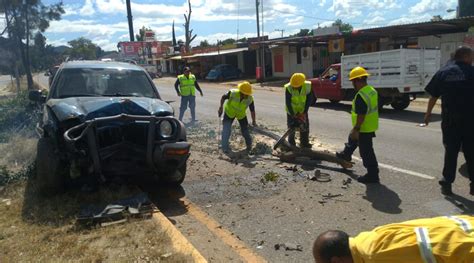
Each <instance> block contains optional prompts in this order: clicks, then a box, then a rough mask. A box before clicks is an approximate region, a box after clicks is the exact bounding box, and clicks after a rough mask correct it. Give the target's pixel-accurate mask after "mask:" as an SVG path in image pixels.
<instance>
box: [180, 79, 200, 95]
mask: <svg viewBox="0 0 474 263" xmlns="http://www.w3.org/2000/svg"><path fill="white" fill-rule="evenodd" d="M178 80H179V92H180V93H181V96H190V95H191V96H195V95H196V87H195V85H194V83H195V82H196V77H195V76H194V75H193V74H189V78H187V77H186V76H185V75H184V74H181V75H179V76H178Z"/></svg>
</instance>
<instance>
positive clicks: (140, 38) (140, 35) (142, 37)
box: [135, 26, 151, 41]
mask: <svg viewBox="0 0 474 263" xmlns="http://www.w3.org/2000/svg"><path fill="white" fill-rule="evenodd" d="M146 31H151V28H146V27H145V26H142V28H140V30H138V34H136V35H135V39H136V41H145V32H146Z"/></svg>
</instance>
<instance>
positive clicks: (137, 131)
mask: <svg viewBox="0 0 474 263" xmlns="http://www.w3.org/2000/svg"><path fill="white" fill-rule="evenodd" d="M29 96H30V99H31V100H34V101H37V102H41V103H44V107H43V118H42V120H41V121H40V123H38V126H37V131H38V133H39V135H40V139H39V141H38V148H37V159H36V166H37V180H36V181H37V182H36V186H37V188H38V190H39V191H40V192H41V193H43V194H54V193H57V192H58V191H61V190H63V189H64V186H65V185H67V184H69V183H71V184H73V183H75V182H79V184H84V185H86V184H88V183H100V182H101V181H102V182H103V181H107V180H108V179H110V178H112V177H116V176H127V177H128V178H130V177H132V179H133V177H134V176H138V175H140V176H142V175H145V176H149V177H151V178H153V179H156V180H157V181H159V182H163V183H166V184H170V185H175V186H178V185H180V184H181V183H182V182H183V180H184V177H185V174H186V161H187V159H188V157H189V154H190V144H189V143H188V142H187V141H186V131H185V128H184V125H183V123H181V122H180V121H178V120H177V119H176V118H174V117H173V115H174V113H173V108H172V107H171V106H170V105H169V104H168V103H167V102H165V101H163V100H161V97H160V95H159V93H158V90H157V89H156V87H155V85H154V84H153V81H152V79H151V78H150V76H149V75H148V74H147V73H146V72H145V71H144V70H143V69H142V68H141V67H138V66H136V65H132V64H128V63H120V62H100V61H71V62H66V63H64V64H63V65H62V66H61V67H60V68H59V69H58V72H57V76H56V77H55V78H54V80H53V82H52V83H51V87H50V90H49V92H48V95H43V93H41V92H40V91H31V92H30V94H29Z"/></svg>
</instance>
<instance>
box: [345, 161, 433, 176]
mask: <svg viewBox="0 0 474 263" xmlns="http://www.w3.org/2000/svg"><path fill="white" fill-rule="evenodd" d="M352 158H353V159H355V160H357V161H362V159H361V158H359V157H355V156H353V157H352ZM379 167H383V168H385V169H389V170H392V171H396V172H400V173H404V174H409V175H413V176H416V177H420V178H423V179H429V180H434V179H435V177H433V176H431V175H427V174H422V173H419V172H414V171H410V170H406V169H402V168H398V167H395V166H392V165H389V164H383V163H379Z"/></svg>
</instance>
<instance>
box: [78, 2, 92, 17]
mask: <svg viewBox="0 0 474 263" xmlns="http://www.w3.org/2000/svg"><path fill="white" fill-rule="evenodd" d="M79 14H80V15H81V16H92V15H94V14H95V9H94V4H93V3H92V0H86V2H85V3H84V6H82V8H81V10H79Z"/></svg>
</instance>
